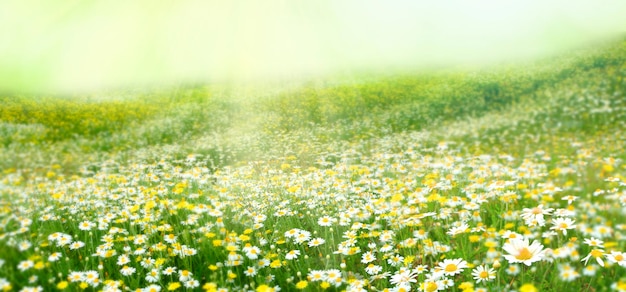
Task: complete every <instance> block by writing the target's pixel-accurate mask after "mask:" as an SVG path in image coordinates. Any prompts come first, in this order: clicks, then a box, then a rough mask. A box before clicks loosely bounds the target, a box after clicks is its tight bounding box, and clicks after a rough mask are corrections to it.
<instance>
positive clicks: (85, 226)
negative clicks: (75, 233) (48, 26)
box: [78, 221, 96, 231]
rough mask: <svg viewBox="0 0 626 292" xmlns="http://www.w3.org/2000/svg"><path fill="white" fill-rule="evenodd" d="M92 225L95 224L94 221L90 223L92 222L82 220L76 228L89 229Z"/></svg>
mask: <svg viewBox="0 0 626 292" xmlns="http://www.w3.org/2000/svg"><path fill="white" fill-rule="evenodd" d="M94 226H96V224H95V223H92V222H89V221H83V222H81V223H80V224H78V229H80V230H83V231H89V230H91V228H93V227H94Z"/></svg>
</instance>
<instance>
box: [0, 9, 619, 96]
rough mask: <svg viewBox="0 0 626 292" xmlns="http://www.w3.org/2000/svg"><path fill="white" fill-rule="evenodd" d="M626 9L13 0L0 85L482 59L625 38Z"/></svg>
mask: <svg viewBox="0 0 626 292" xmlns="http://www.w3.org/2000/svg"><path fill="white" fill-rule="evenodd" d="M37 2H38V1H37ZM42 2H43V1H42ZM625 17H626V1H620V0H614V1H608V0H601V1H598V0H594V1H513V0H511V1H501V0H498V1H461V0H458V1H409V0H406V1H367V0H358V1H357V0H354V1H345V0H337V1H331V0H315V1H314V0H310V1H307V0H303V1H289V0H282V1H278V0H267V1H258V0H249V1H236V0H235V1H199V0H198V1H151V0H143V1H141V0H140V1H83V0H66V1H47V2H44V3H35V1H29V0H25V1H18V0H15V1H12V0H10V1H3V2H2V4H0V90H2V91H16V90H17V91H20V90H28V91H35V92H75V91H85V90H99V89H104V88H110V87H113V88H114V87H119V86H141V85H150V84H175V83H178V82H192V81H197V82H207V81H225V80H237V81H240V80H260V79H261V80H263V79H275V78H300V77H303V76H311V75H320V74H329V73H336V72H343V73H345V72H358V71H360V70H381V71H384V70H393V69H411V70H419V69H420V68H432V67H437V66H444V65H458V64H480V63H484V62H493V61H501V60H510V59H515V58H528V57H537V56H542V55H545V54H550V53H554V52H557V51H558V50H562V49H567V48H574V47H576V46H580V45H583V44H586V43H590V42H593V41H598V40H602V39H605V38H609V37H615V36H620V35H624V34H626V20H624V19H625Z"/></svg>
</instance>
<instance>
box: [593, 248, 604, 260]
mask: <svg viewBox="0 0 626 292" xmlns="http://www.w3.org/2000/svg"><path fill="white" fill-rule="evenodd" d="M591 255H592V256H593V257H594V258H599V257H601V256H602V255H604V253H603V252H602V251H601V250H599V249H594V250H592V251H591Z"/></svg>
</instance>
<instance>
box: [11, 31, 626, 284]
mask: <svg viewBox="0 0 626 292" xmlns="http://www.w3.org/2000/svg"><path fill="white" fill-rule="evenodd" d="M625 46H626V43H624V42H620V43H616V44H613V45H611V46H609V47H603V48H598V49H594V50H586V51H582V52H576V53H572V54H568V55H564V56H561V57H558V58H554V59H552V60H543V61H538V62H536V63H532V64H517V65H510V66H506V67H497V68H489V69H484V70H482V71H475V72H469V71H463V72H461V71H453V72H438V73H431V74H422V75H410V74H404V75H398V76H393V77H389V76H387V77H380V78H367V79H362V80H360V79H354V80H345V81H342V80H338V81H336V82H332V83H328V82H326V81H324V80H316V81H310V82H304V83H302V84H299V85H296V86H291V85H290V86H284V87H281V86H279V85H277V86H276V87H273V88H270V89H271V90H267V88H261V87H254V86H248V87H244V86H239V87H237V86H225V85H217V84H213V85H208V86H186V87H180V88H172V89H161V90H152V91H144V92H131V93H125V94H122V93H120V94H121V95H120V96H124V98H121V97H118V98H115V99H103V98H99V97H97V96H93V97H64V98H52V97H45V98H44V97H19V98H16V97H3V98H2V101H4V102H3V103H2V105H1V106H0V120H2V124H0V141H2V145H1V146H2V147H3V151H1V152H0V153H1V154H0V158H1V159H0V167H1V169H2V176H1V177H0V198H1V199H0V250H3V251H6V252H4V253H3V254H2V255H0V259H2V263H3V264H2V269H0V289H7V290H11V289H13V290H17V291H19V290H20V289H22V288H23V287H38V286H39V287H42V288H44V289H45V290H55V289H59V288H63V287H64V286H65V285H67V287H65V288H64V289H67V290H72V291H73V290H79V289H81V286H82V288H85V289H87V290H96V291H97V290H101V289H104V287H105V286H111V287H113V286H118V288H120V289H122V290H124V289H130V290H136V289H139V288H147V287H148V286H149V285H151V284H154V285H157V286H159V287H161V288H162V289H163V290H170V289H171V290H185V289H187V290H193V289H200V288H204V289H205V290H207V291H215V290H217V289H218V288H225V289H229V290H232V291H241V290H257V291H265V290H264V289H266V288H267V289H270V290H271V289H272V288H273V287H276V286H278V287H281V288H282V289H283V291H291V290H296V289H303V290H308V291H318V290H320V289H326V290H329V291H343V290H347V289H357V288H364V289H366V290H367V291H384V289H387V288H390V289H392V288H394V287H395V288H399V287H400V286H399V285H397V283H396V279H400V280H402V279H401V277H400V276H401V275H402V273H407V277H405V278H404V280H402V281H406V282H405V284H407V285H408V286H409V287H411V288H412V289H413V290H420V291H422V290H428V288H432V287H433V285H435V286H438V287H440V288H441V289H443V286H445V285H450V286H449V287H448V288H447V289H449V290H452V291H471V290H472V289H473V290H474V291H477V290H479V289H480V288H486V289H488V290H490V291H501V290H516V291H518V290H519V291H522V290H524V289H526V288H529V287H530V285H532V287H535V288H537V289H539V290H542V291H543V290H545V291H557V289H558V291H597V290H607V289H610V288H611V287H615V288H617V287H623V285H626V278H625V276H624V275H626V273H625V271H626V270H625V269H626V261H621V262H619V257H620V256H624V255H623V254H622V252H625V251H626V244H625V242H624V240H623V238H624V236H625V232H626V225H624V224H623V223H621V222H626V221H625V219H626V218H625V217H626V213H624V200H625V199H624V194H625V192H626V178H625V177H624V174H625V172H626V164H624V161H625V159H626V154H625V153H626V151H625V149H624V145H626V134H625V132H624V131H625V130H626V98H625V95H624V94H625V92H626V91H625V90H624V89H625V88H626V80H625V77H626V66H625V65H624V64H626V62H625V61H626V50H625V48H626V47H625ZM108 94H109V93H107V95H108ZM103 95H104V94H103ZM570 196H571V197H570ZM567 199H570V200H571V201H568V200H567ZM540 205H542V207H541V208H544V209H546V210H547V209H548V208H552V210H551V211H550V210H548V211H546V214H545V216H544V220H545V222H544V221H543V220H540V219H537V220H539V221H538V222H536V223H533V222H531V221H528V220H525V219H524V218H522V214H524V213H527V214H531V212H530V210H532V209H533V208H536V207H539V206H540ZM525 209H527V210H526V211H525ZM562 218H570V219H572V220H574V225H575V226H573V228H572V229H562V228H564V227H563V226H559V225H558V224H556V225H555V222H559V220H561V219H562ZM326 223H327V224H326ZM566 225H567V224H566ZM565 227H566V226H565ZM510 234H516V236H517V237H518V238H519V237H524V238H527V239H530V242H533V241H535V240H536V241H537V242H538V243H540V244H542V247H541V250H542V251H543V252H544V257H543V258H542V259H540V260H538V261H533V262H532V263H529V264H530V266H526V265H524V264H519V263H514V262H512V261H511V260H510V258H507V257H505V256H508V255H509V253H508V252H507V250H506V248H505V246H508V243H507V238H509V240H510V241H511V242H515V240H514V239H510V238H511V237H512V236H511V235H510ZM170 235H172V236H176V240H175V241H172V240H170V239H169V236H170ZM64 236H71V239H68V240H67V243H60V242H59V241H58V239H55V237H56V238H63V237H64ZM505 236H506V237H507V238H505ZM592 238H595V239H601V240H602V241H603V244H602V246H603V247H602V248H599V247H593V246H590V244H588V243H587V242H588V241H589V240H592ZM322 240H323V241H324V243H320V242H321V241H322ZM72 243H75V244H78V243H84V246H82V247H78V248H76V249H72V248H70V244H72ZM318 244H319V245H318ZM77 246H78V245H77ZM250 248H258V249H255V250H257V252H256V254H258V257H255V256H254V255H251V254H250V253H249V251H248V250H249V249H250ZM594 249H601V250H602V251H601V252H598V251H596V252H595V255H597V256H598V258H599V259H602V262H603V263H604V264H605V265H604V266H600V264H599V261H597V260H596V257H592V258H591V259H589V260H588V262H587V263H586V264H585V263H584V262H583V261H581V260H582V259H583V258H584V257H586V256H587V255H588V254H589V253H590V252H591V251H592V250H594ZM368 251H371V252H372V254H371V255H367V256H368V257H369V258H368V259H364V254H366V253H367V252H368ZM297 253H299V255H297V257H295V258H291V255H294V254H297ZM51 255H59V258H58V259H55V258H54V257H52V258H51V257H50V256H51ZM124 255H126V256H127V257H128V261H127V260H126V259H125V256H124ZM519 256H520V259H523V258H524V254H520V255H519ZM616 257H617V260H614V259H615V258H616ZM146 260H148V262H149V263H148V262H145V261H146ZM152 260H153V261H154V262H151V261H152ZM370 260H371V261H370ZM446 260H457V262H456V264H457V265H460V266H467V267H464V268H458V269H457V270H458V273H456V272H454V271H449V274H447V275H445V274H441V273H440V272H437V269H438V268H437V267H442V268H444V267H445V264H447V263H448V262H447V261H446ZM612 261H618V262H619V263H612ZM142 263H143V265H142ZM146 263H148V264H146ZM31 264H32V266H31ZM479 266H481V267H484V268H485V269H486V270H487V271H491V272H489V273H492V274H493V275H495V278H494V279H489V280H488V281H486V282H479V281H477V280H475V279H474V277H473V275H472V272H473V271H476V273H478V270H475V269H477V268H478V267H479ZM20 267H22V268H23V270H24V271H22V270H20ZM168 267H171V268H174V267H175V268H176V269H177V271H185V270H186V271H189V272H191V273H192V275H191V276H190V277H191V278H189V279H187V278H184V277H183V278H181V276H180V274H179V273H175V274H171V275H168V274H164V273H163V271H166V270H167V268H168ZM588 267H594V269H595V270H594V271H593V273H590V272H589V270H586V269H589V268H588ZM130 268H132V269H135V270H134V272H132V273H131V274H129V275H125V274H124V272H125V271H127V270H128V269H130ZM153 269H156V274H157V275H158V279H155V280H154V281H152V279H151V278H150V277H148V276H149V275H150V273H152V272H154V271H153ZM490 269H493V270H490ZM568 269H569V270H568ZM452 270H454V269H452ZM88 271H93V274H94V275H97V279H98V280H97V282H94V281H93V279H92V280H89V279H87V278H85V277H86V274H84V273H85V272H88ZM250 271H253V273H250ZM512 271H518V272H517V273H515V272H512ZM74 272H78V274H76V273H74ZM80 273H83V274H80ZM385 273H387V274H385ZM489 273H488V274H489ZM316 274H319V275H323V277H322V279H319V280H318V279H316V278H315V275H316ZM332 275H336V277H333V276H332ZM73 276H76V277H77V278H76V280H75V281H73V280H72V277H73ZM392 279H393V280H392ZM190 280H193V281H190ZM409 280H410V281H409ZM195 281H197V283H196V282H195ZM196 284H197V286H198V287H196V288H193V287H191V286H196ZM178 285H182V286H181V287H176V286H178ZM185 285H187V286H190V287H191V288H185ZM153 288H154V287H153ZM155 289H156V288H155ZM527 291H530V290H527Z"/></svg>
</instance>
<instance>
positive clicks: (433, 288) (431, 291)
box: [424, 282, 437, 292]
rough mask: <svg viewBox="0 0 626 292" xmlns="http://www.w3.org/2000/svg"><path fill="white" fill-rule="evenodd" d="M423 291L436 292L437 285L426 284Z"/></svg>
mask: <svg viewBox="0 0 626 292" xmlns="http://www.w3.org/2000/svg"><path fill="white" fill-rule="evenodd" d="M424 290H425V291H427V292H434V291H437V284H435V283H433V282H428V283H426V285H425V287H424Z"/></svg>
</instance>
